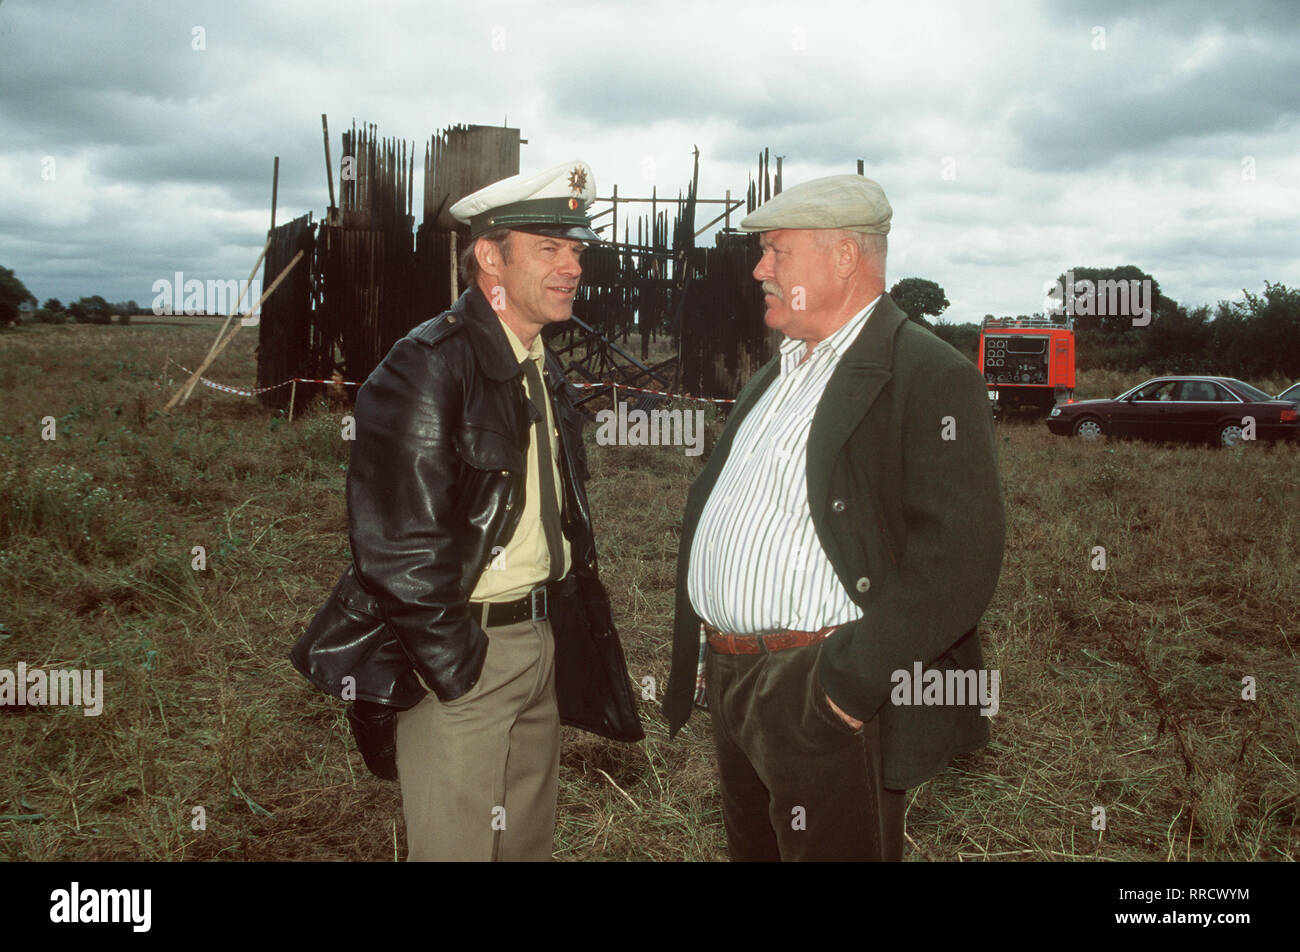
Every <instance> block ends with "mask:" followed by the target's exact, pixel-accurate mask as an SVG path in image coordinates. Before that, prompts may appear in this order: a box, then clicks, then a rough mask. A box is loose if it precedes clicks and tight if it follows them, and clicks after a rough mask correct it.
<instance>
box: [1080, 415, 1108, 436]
mask: <svg viewBox="0 0 1300 952" xmlns="http://www.w3.org/2000/svg"><path fill="white" fill-rule="evenodd" d="M1105 433H1106V431H1105V429H1103V428H1102V425H1101V421H1100V420H1097V419H1095V418H1093V417H1084V418H1083V419H1082V420H1080V421H1079V422H1078V423H1076V424H1075V425H1074V435H1075V436H1077V437H1079V438H1080V439H1082V440H1096V439H1100V438H1101V437H1102V436H1103V435H1104V434H1105Z"/></svg>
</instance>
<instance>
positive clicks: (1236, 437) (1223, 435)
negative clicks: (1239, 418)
mask: <svg viewBox="0 0 1300 952" xmlns="http://www.w3.org/2000/svg"><path fill="white" fill-rule="evenodd" d="M1241 436H1242V434H1241V424H1240V423H1229V424H1227V425H1226V426H1223V427H1220V429H1219V445H1220V446H1236V445H1237V444H1239V443H1240V442H1241Z"/></svg>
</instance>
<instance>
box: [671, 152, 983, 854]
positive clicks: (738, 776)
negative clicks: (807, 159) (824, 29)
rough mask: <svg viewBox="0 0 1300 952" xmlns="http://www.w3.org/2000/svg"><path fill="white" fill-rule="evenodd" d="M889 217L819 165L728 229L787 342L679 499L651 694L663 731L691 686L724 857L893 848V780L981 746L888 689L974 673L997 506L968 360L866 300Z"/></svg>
mask: <svg viewBox="0 0 1300 952" xmlns="http://www.w3.org/2000/svg"><path fill="white" fill-rule="evenodd" d="M891 216H892V210H891V208H890V206H889V202H888V201H887V200H886V198H885V194H884V192H883V191H882V190H881V188H880V186H879V185H877V184H876V183H875V182H873V181H871V180H870V179H866V178H863V177H862V176H858V175H836V176H831V177H829V178H823V179H818V180H815V181H812V182H807V183H805V184H803V185H799V186H796V187H794V188H791V189H788V190H787V191H785V192H783V193H782V194H780V195H778V196H776V197H775V198H773V199H772V200H771V201H769V202H767V203H766V204H765V205H763V206H762V207H760V208H758V209H757V210H755V211H754V212H753V213H752V214H751V215H749V216H748V217H746V218H745V219H744V221H742V222H741V226H740V227H741V228H742V229H743V230H745V231H751V232H759V233H761V235H762V238H761V246H762V258H761V259H760V260H759V263H758V266H757V267H756V268H755V269H754V278H755V279H756V280H758V281H761V282H762V287H763V291H764V295H765V296H764V303H765V306H766V317H765V320H766V323H767V325H768V326H769V327H773V328H775V329H777V330H779V331H781V332H782V334H784V335H785V337H786V340H785V342H784V343H783V344H782V345H781V347H780V353H779V355H777V356H776V357H774V358H773V359H772V361H770V362H769V363H768V364H767V365H765V366H764V367H763V368H761V369H760V370H759V371H758V372H757V373H756V374H755V375H754V377H753V379H752V380H750V381H749V383H748V384H747V385H746V387H745V388H744V390H742V392H741V393H740V395H739V397H738V398H737V401H736V405H735V408H734V409H733V411H732V413H731V416H730V419H729V420H728V421H727V426H726V429H725V430H724V431H723V433H722V435H721V437H720V438H719V440H718V443H717V445H716V447H715V448H714V451H713V453H712V455H711V456H710V458H709V460H708V463H707V465H706V466H705V467H704V470H703V471H702V472H701V474H700V476H699V478H698V479H697V480H696V481H695V484H694V485H693V486H692V487H691V491H690V494H689V496H688V498H687V505H686V513H685V516H684V517H683V520H682V531H681V542H680V548H679V551H678V566H677V608H676V618H675V622H674V641H673V661H672V675H671V678H670V682H669V686H668V692H667V695H666V697H665V701H664V711H665V714H666V715H667V718H668V723H669V728H670V730H671V731H672V732H673V733H676V731H677V730H679V729H680V728H681V726H682V725H683V724H684V723H685V722H686V720H687V718H688V717H689V716H690V713H691V708H692V702H693V700H695V699H696V689H697V685H698V684H699V682H700V681H701V680H702V681H703V685H704V689H705V691H706V696H707V705H708V708H709V711H710V712H711V715H712V720H713V733H714V738H715V741H716V744H717V751H718V766H719V771H720V774H721V778H722V810H723V820H724V823H725V826H726V832H727V844H728V849H729V852H730V854H731V857H732V858H733V859H735V860H777V859H781V860H812V859H842V860H899V859H901V858H902V852H903V839H904V834H903V817H904V811H905V803H906V800H905V791H906V789H907V788H908V787H912V786H915V785H917V784H919V783H922V782H924V781H925V780H927V779H928V778H930V777H931V776H933V775H934V774H936V773H937V772H939V771H940V770H942V769H943V768H944V767H945V766H946V765H947V764H948V762H949V761H950V760H951V759H952V758H953V757H954V756H955V755H957V754H960V753H963V752H965V751H970V750H974V749H976V748H978V747H981V746H983V745H984V744H985V743H987V740H988V736H989V730H988V722H987V720H985V718H984V717H982V716H981V710H982V709H981V708H980V707H979V700H980V699H979V697H978V696H976V695H977V692H975V691H974V690H972V691H970V692H969V694H970V695H971V696H962V697H960V698H959V697H956V696H955V694H950V695H949V696H943V691H942V690H939V691H935V690H928V689H927V691H926V692H925V694H924V697H922V694H921V691H920V688H921V685H920V684H918V685H916V691H915V694H914V692H913V691H912V689H911V687H910V685H909V686H908V690H907V691H906V693H905V692H904V691H903V690H902V686H901V682H902V680H904V679H909V680H910V679H911V678H913V677H914V676H915V675H916V674H917V673H918V672H924V673H929V674H930V677H928V678H926V677H925V674H923V675H922V677H923V679H924V680H925V683H926V684H927V685H930V686H931V687H933V684H934V682H935V681H939V682H940V687H941V688H942V687H943V685H944V684H945V683H947V684H959V685H962V686H963V687H964V686H966V685H967V684H969V681H968V678H971V677H976V676H977V674H978V671H979V670H980V669H981V668H982V665H983V661H982V657H981V651H980V642H979V635H978V632H977V630H976V624H977V622H978V621H979V619H980V615H981V613H982V612H983V611H984V608H985V606H986V605H987V604H988V602H989V599H990V598H991V597H992V594H993V590H994V587H995V585H996V583H997V579H998V573H999V571H1000V568H1001V563H1002V541H1003V510H1002V497H1001V490H1000V487H999V482H998V473H997V465H996V460H995V455H994V441H993V431H992V422H991V414H990V412H989V409H988V406H987V403H988V400H987V397H986V396H985V386H984V382H983V380H982V379H981V377H980V374H979V372H978V371H977V370H976V369H975V366H974V365H973V364H972V363H971V362H970V361H969V360H967V359H966V358H965V357H963V356H962V355H961V354H959V353H958V352H957V351H955V350H953V349H952V348H951V347H949V346H948V345H947V344H946V343H944V342H943V341H941V340H939V339H938V338H936V337H934V336H933V335H932V334H930V333H929V332H928V331H926V330H925V329H924V328H922V327H921V326H920V325H918V324H916V323H915V322H912V321H909V320H907V318H906V315H905V314H904V313H903V312H902V311H901V310H899V308H898V307H897V305H895V304H894V302H893V301H892V300H890V298H889V296H888V295H887V294H885V293H884V289H885V251H886V237H885V236H886V235H887V234H888V232H889V222H890V218H891ZM700 665H702V668H703V670H702V671H701V670H699V666H700ZM953 672H960V673H961V674H960V676H952V675H953ZM944 679H947V681H946V682H945V680H944ZM984 683H986V684H987V683H988V680H987V678H986V679H985V682H984ZM961 693H963V695H965V693H966V692H961ZM914 701H916V703H913V702H914ZM990 709H991V706H986V708H984V709H983V710H984V712H985V713H987V712H988V711H989V710H990Z"/></svg>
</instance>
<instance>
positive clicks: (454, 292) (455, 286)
mask: <svg viewBox="0 0 1300 952" xmlns="http://www.w3.org/2000/svg"><path fill="white" fill-rule="evenodd" d="M450 248H451V262H450V265H451V304H455V303H456V299H457V298H459V297H460V282H459V281H458V280H457V274H456V257H457V256H456V233H455V232H454V231H453V232H452V233H451V245H450ZM450 306H451V305H450V304H449V305H448V307H450Z"/></svg>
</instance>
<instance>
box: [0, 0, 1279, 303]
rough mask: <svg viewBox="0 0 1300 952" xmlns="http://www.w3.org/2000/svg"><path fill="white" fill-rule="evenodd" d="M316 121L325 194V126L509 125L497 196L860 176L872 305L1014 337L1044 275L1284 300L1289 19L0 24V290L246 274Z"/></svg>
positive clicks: (1211, 9) (1074, 16)
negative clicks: (1270, 294)
mask: <svg viewBox="0 0 1300 952" xmlns="http://www.w3.org/2000/svg"><path fill="white" fill-rule="evenodd" d="M1085 7H1087V12H1081V11H1082V9H1083V8H1085ZM737 11H743V13H741V12H737ZM200 40H201V42H200ZM196 46H203V47H204V48H202V49H195V47H196ZM322 112H325V113H328V115H329V118H330V123H331V133H332V143H331V149H332V152H333V156H334V161H335V165H336V177H337V162H338V155H339V133H340V132H341V131H342V130H343V129H344V128H345V127H346V126H348V125H350V123H351V121H352V120H353V119H357V120H358V121H366V122H373V123H376V124H378V126H379V131H380V133H381V134H382V135H386V136H394V137H399V138H404V139H407V140H408V141H413V142H415V143H417V146H418V150H419V151H418V154H419V155H423V143H424V142H425V141H426V140H427V138H428V136H429V135H430V134H431V133H432V132H434V131H436V130H439V129H442V128H444V127H446V126H449V125H453V124H455V123H482V124H488V125H496V124H500V123H502V122H503V121H507V120H508V123H509V125H511V126H517V127H519V128H520V129H521V134H522V136H523V137H524V138H526V139H528V140H529V141H528V144H526V145H524V146H523V147H522V149H523V153H522V160H521V162H522V168H523V169H524V170H525V171H527V170H530V169H540V168H543V167H546V166H548V165H552V164H555V163H558V162H563V161H566V160H568V159H572V158H582V159H585V160H586V161H587V162H588V163H590V165H591V166H592V168H593V170H594V172H595V178H596V187H597V191H598V194H599V195H600V196H607V195H609V194H610V191H611V186H612V185H613V184H614V183H617V184H618V186H619V191H620V193H621V194H623V195H628V194H643V193H648V190H649V188H650V186H651V185H652V184H656V185H657V186H658V188H659V193H660V194H661V195H669V196H672V197H675V196H676V195H677V193H678V191H679V190H684V189H685V187H686V185H687V183H688V182H689V179H690V172H691V149H692V147H693V146H695V145H698V146H699V148H700V150H701V153H702V154H701V159H700V192H701V195H702V196H703V197H721V195H722V193H723V191H724V190H725V189H727V188H730V189H731V190H732V193H733V195H736V196H738V197H743V193H744V189H745V187H746V183H747V180H748V177H749V175H750V174H751V173H753V172H754V170H755V167H756V155H757V153H758V152H759V151H760V150H761V149H762V148H764V147H770V148H771V149H772V154H773V155H783V156H785V157H786V158H785V165H784V178H785V183H786V185H787V187H788V186H789V185H792V184H796V183H798V182H801V181H804V180H806V179H810V178H816V177H818V176H821V175H827V174H832V173H838V172H851V171H853V170H854V169H855V168H856V162H857V160H858V159H864V160H865V162H866V172H867V175H868V176H870V177H871V178H874V179H876V180H877V181H879V182H880V183H881V184H882V185H883V186H884V189H885V191H886V193H887V195H888V196H889V199H890V201H891V203H892V204H893V207H894V227H893V231H892V232H891V235H890V249H889V273H888V275H887V280H888V283H889V284H892V283H893V282H894V281H895V280H897V279H899V278H902V277H909V276H920V277H926V278H930V279H932V280H934V281H937V282H938V283H939V284H941V285H942V286H943V287H944V288H945V290H946V291H947V295H948V298H949V300H950V301H951V302H952V307H951V308H949V310H948V313H947V314H946V315H945V317H947V318H949V319H951V320H954V321H963V320H978V319H979V318H980V317H981V316H982V315H983V314H985V313H995V314H1003V313H1010V314H1015V313H1021V312H1032V311H1037V310H1041V309H1042V305H1043V282H1044V281H1045V280H1050V279H1051V278H1053V277H1055V276H1056V275H1057V274H1058V273H1060V272H1061V271H1063V270H1065V269H1066V268H1069V267H1072V266H1093V267H1104V266H1112V265H1120V264H1134V265H1137V266H1138V267H1140V268H1142V269H1144V270H1146V271H1148V272H1150V273H1151V274H1152V275H1153V276H1154V277H1155V278H1156V279H1157V280H1158V281H1159V282H1160V284H1161V286H1162V289H1163V290H1164V292H1165V293H1166V294H1167V295H1169V296H1171V297H1173V298H1175V299H1176V300H1178V301H1180V302H1182V303H1184V304H1188V305H1196V304H1201V303H1209V304H1213V303H1215V302H1216V301H1218V300H1220V299H1224V298H1229V299H1231V298H1237V297H1239V296H1240V294H1241V290H1242V289H1243V288H1247V289H1250V290H1261V289H1262V288H1263V284H1264V282H1265V280H1270V281H1281V282H1283V283H1286V284H1288V285H1291V286H1296V285H1300V273H1298V272H1300V235H1298V234H1297V228H1298V226H1300V4H1296V3H1289V2H1278V3H1241V4H1225V3H1222V2H1215V3H1210V2H1195V0H1193V2H1170V3H1160V2H1154V3H1142V4H1134V3H1129V2H1125V3H1120V2H1101V3H1094V4H1091V5H1087V4H1080V3H1073V2H1059V3H1054V2H1041V3H1014V4H1013V3H1007V4H998V3H974V2H970V3H960V2H952V3H924V2H919V0H910V2H907V3H888V4H885V3H865V2H860V0H858V2H840V3H806V2H805V3H794V2H786V3H770V4H739V5H737V4H722V3H718V4H708V3H703V2H683V3H672V2H657V0H638V2H636V3H635V4H632V3H618V4H614V3H565V2H548V3H531V2H521V3H500V2H492V0H483V2H474V3H454V4H450V3H429V2H424V3H420V2H394V3H361V2H348V3H342V2H339V3H332V2H324V0H313V2H276V3H274V4H272V3H269V2H245V0H223V2H219V3H217V2H209V3H198V2H153V3H146V2H126V0H123V2H91V0H86V2H71V0H67V2H58V0H0V265H4V266H7V267H9V268H12V269H14V271H16V272H17V274H18V277H19V278H20V279H21V280H22V281H23V282H24V283H25V284H26V285H27V287H28V288H29V289H30V290H31V291H32V293H33V294H35V295H36V296H37V297H38V298H39V299H41V300H44V299H45V298H46V297H50V296H54V297H59V298H61V299H63V300H64V301H65V302H67V301H69V300H72V299H75V298H77V297H79V296H81V295H86V294H102V295H103V296H104V297H106V298H108V299H109V300H114V301H115V300H125V299H130V298H134V299H135V300H137V301H139V302H140V303H141V304H143V305H145V306H147V305H148V303H149V302H150V301H151V300H152V297H153V295H152V291H151V287H152V285H153V282H154V281H155V280H158V279H160V278H170V277H171V275H172V274H173V272H176V271H183V272H185V275H186V277H187V278H188V277H197V278H199V279H211V278H216V279H223V280H224V279H228V278H243V277H246V276H247V274H248V269H249V268H250V267H251V266H252V263H253V261H254V259H255V258H256V256H257V253H258V251H259V250H260V249H261V246H262V243H263V241H264V240H265V237H266V228H267V225H268V224H269V218H270V198H271V170H272V161H273V157H274V156H275V155H279V156H280V157H281V158H280V191H279V211H278V213H277V220H278V221H281V222H283V221H287V220H288V219H289V218H290V217H294V216H297V215H301V214H303V213H305V212H307V211H312V212H314V213H315V214H316V216H317V217H318V218H319V216H320V214H321V213H322V211H323V210H324V209H325V207H326V206H327V205H328V192H327V186H326V180H325V169H324V158H323V150H322V143H321V132H320V114H321V113H322ZM775 165H776V163H775V161H773V163H772V167H773V171H775ZM650 176H653V180H651V178H650ZM416 205H417V209H418V206H419V196H418V185H417V196H416ZM599 207H605V206H603V205H602V206H598V209H597V210H599ZM620 214H621V215H622V211H620ZM708 217H712V215H711V214H710V215H708V216H707V217H702V218H700V219H698V221H699V222H700V223H701V224H703V222H704V221H707V218H708Z"/></svg>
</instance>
